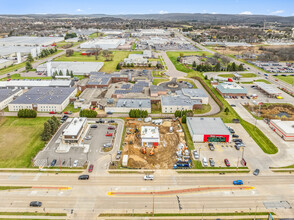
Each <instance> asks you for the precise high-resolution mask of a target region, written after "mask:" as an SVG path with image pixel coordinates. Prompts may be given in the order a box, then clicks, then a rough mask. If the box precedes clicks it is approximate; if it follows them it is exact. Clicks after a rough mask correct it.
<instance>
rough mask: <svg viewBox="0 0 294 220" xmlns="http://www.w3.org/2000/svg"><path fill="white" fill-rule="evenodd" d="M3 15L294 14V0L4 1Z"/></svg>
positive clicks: (0, 8) (0, 10) (0, 12)
mask: <svg viewBox="0 0 294 220" xmlns="http://www.w3.org/2000/svg"><path fill="white" fill-rule="evenodd" d="M0 3H1V4H0V5H1V7H0V14H110V15H114V14H165V13H211V14H248V15H251V14H262V15H278V16H294V0H0Z"/></svg>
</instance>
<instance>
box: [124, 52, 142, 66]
mask: <svg viewBox="0 0 294 220" xmlns="http://www.w3.org/2000/svg"><path fill="white" fill-rule="evenodd" d="M124 63H125V64H134V65H146V64H147V63H148V59H146V58H144V55H143V54H129V57H128V58H125V59H124Z"/></svg>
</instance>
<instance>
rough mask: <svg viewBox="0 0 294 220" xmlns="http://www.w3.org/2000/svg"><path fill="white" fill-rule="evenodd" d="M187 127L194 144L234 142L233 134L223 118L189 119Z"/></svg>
mask: <svg viewBox="0 0 294 220" xmlns="http://www.w3.org/2000/svg"><path fill="white" fill-rule="evenodd" d="M187 126H188V129H189V132H190V135H191V137H192V140H193V142H194V143H199V142H231V140H232V134H231V133H230V131H229V130H228V128H227V126H226V125H225V124H224V122H223V121H222V120H221V118H208V117H203V118H201V117H187Z"/></svg>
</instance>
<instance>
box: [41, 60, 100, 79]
mask: <svg viewBox="0 0 294 220" xmlns="http://www.w3.org/2000/svg"><path fill="white" fill-rule="evenodd" d="M103 65H104V62H47V63H44V64H41V65H39V66H38V67H37V72H39V73H45V74H47V76H52V75H53V74H54V73H57V74H58V75H59V73H60V71H61V72H62V74H63V75H64V76H66V74H67V73H71V72H72V73H73V75H85V74H90V73H91V72H98V71H99V70H100V69H101V68H102V67H103Z"/></svg>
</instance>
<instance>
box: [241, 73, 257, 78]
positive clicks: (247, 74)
mask: <svg viewBox="0 0 294 220" xmlns="http://www.w3.org/2000/svg"><path fill="white" fill-rule="evenodd" d="M240 75H241V76H242V77H243V78H252V77H256V76H257V75H256V74H255V73H240Z"/></svg>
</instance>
